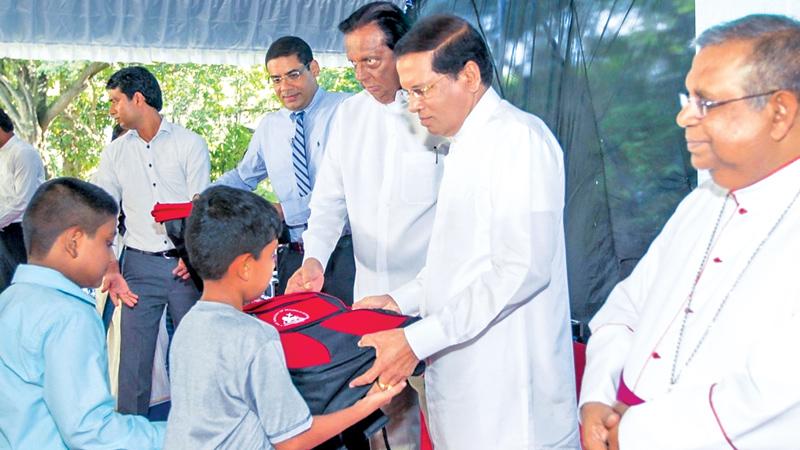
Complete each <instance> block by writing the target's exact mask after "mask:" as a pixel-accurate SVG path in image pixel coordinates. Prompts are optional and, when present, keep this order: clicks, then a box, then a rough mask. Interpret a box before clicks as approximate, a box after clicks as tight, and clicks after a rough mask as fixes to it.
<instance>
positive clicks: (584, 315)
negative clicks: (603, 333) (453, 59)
mask: <svg viewBox="0 0 800 450" xmlns="http://www.w3.org/2000/svg"><path fill="white" fill-rule="evenodd" d="M412 7H413V8H414V13H415V14H416V15H417V16H419V17H422V16H427V15H430V14H435V13H454V14H457V15H459V16H461V17H464V18H466V19H467V20H469V21H470V22H471V23H472V24H473V25H475V26H476V28H477V29H478V31H479V32H481V33H482V34H483V35H484V37H485V38H486V40H487V42H488V43H489V46H490V49H491V51H492V53H493V57H494V60H495V64H496V71H495V72H496V80H495V87H496V88H497V89H498V91H499V92H501V95H503V96H504V97H505V98H506V99H507V100H508V101H510V102H511V103H513V104H514V105H516V106H518V107H520V108H522V109H524V110H526V111H529V112H531V113H533V114H536V115H537V116H539V117H541V118H542V119H543V120H544V121H545V122H546V123H547V124H548V126H549V127H550V129H551V130H553V132H554V133H555V135H556V137H557V138H558V140H559V142H560V143H561V146H562V148H563V149H564V154H565V162H566V165H565V167H566V172H567V190H566V209H565V227H566V238H567V258H568V270H569V288H570V297H571V299H570V303H571V307H572V316H573V319H575V320H578V321H581V322H582V323H586V322H588V320H589V319H591V317H592V316H593V315H594V313H595V312H596V311H597V310H598V309H599V308H600V306H602V304H603V302H604V301H605V299H606V297H607V296H608V293H609V292H610V290H611V289H612V288H613V287H614V285H615V284H616V283H617V282H618V281H620V280H621V279H623V278H624V277H626V276H627V275H628V274H630V272H631V270H633V267H634V266H635V265H636V262H637V261H638V260H639V259H640V258H641V256H642V255H643V254H644V252H645V251H646V250H647V247H648V246H649V244H650V242H651V241H652V240H653V238H655V236H656V234H658V232H659V231H660V230H661V227H662V226H663V224H664V223H665V222H666V220H667V219H668V218H669V216H670V215H671V214H672V212H673V210H674V209H675V207H676V206H677V204H678V202H680V200H681V199H682V198H683V197H684V196H686V194H688V193H689V191H690V190H691V189H692V188H693V187H694V185H695V184H696V174H695V171H694V170H693V169H692V168H691V165H690V163H689V160H688V154H687V153H686V150H685V143H684V141H683V131H682V130H681V129H680V128H679V127H678V126H677V125H676V124H675V115H676V114H677V112H678V110H679V105H678V100H677V97H678V96H677V94H678V92H680V91H681V90H683V78H684V76H685V73H686V71H687V70H688V68H689V66H690V65H691V59H692V56H693V55H694V50H693V49H692V48H691V40H692V39H693V37H694V1H693V0H668V1H655V0H649V1H648V0H418V1H416V2H414V3H413V5H412ZM476 176H479V175H476Z"/></svg>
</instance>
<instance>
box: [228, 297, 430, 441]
mask: <svg viewBox="0 0 800 450" xmlns="http://www.w3.org/2000/svg"><path fill="white" fill-rule="evenodd" d="M244 312H246V313H248V314H251V315H253V316H255V317H257V318H259V319H261V320H263V321H264V322H266V323H268V324H270V325H272V326H273V327H275V328H276V329H277V330H278V333H279V334H280V339H281V344H282V345H283V352H284V354H285V356H286V365H287V366H288V368H289V374H290V375H291V377H292V382H293V383H294V385H295V387H297V390H298V391H299V392H300V395H302V396H303V398H304V399H305V400H306V402H307V403H308V407H309V409H310V410H311V414H314V415H318V414H327V413H331V412H334V411H338V410H340V409H342V408H346V407H348V406H351V405H352V404H354V403H355V402H356V401H358V400H359V399H361V398H362V397H364V395H366V393H367V391H368V390H369V389H370V386H361V387H356V388H350V387H349V384H350V381H352V380H353V379H354V378H356V377H357V376H359V375H361V374H362V373H364V372H365V371H366V370H367V369H369V368H370V367H371V366H372V363H373V362H374V361H375V349H374V348H372V347H363V348H360V347H358V345H357V344H358V341H359V340H360V339H361V336H363V335H365V334H369V333H374V332H377V331H383V330H389V329H392V328H402V327H405V326H407V325H410V324H412V323H414V322H416V321H417V320H419V318H418V317H410V316H404V315H401V314H397V313H395V312H393V311H386V310H376V309H358V310H353V309H351V308H350V307H348V306H347V305H345V304H344V302H342V301H341V300H339V299H338V298H336V297H333V296H331V295H328V294H324V293H319V292H312V293H297V294H289V295H282V296H278V297H274V298H271V299H267V300H264V301H256V302H253V303H250V304H248V305H246V306H245V307H244ZM424 369H425V366H424V363H422V362H420V364H419V365H418V366H417V368H416V369H415V371H414V375H421V374H422V372H423V371H424ZM376 413H377V414H373V415H372V416H370V417H368V418H367V419H365V420H364V421H362V422H360V423H359V424H357V425H355V426H354V427H353V428H351V429H349V430H348V431H347V432H346V433H345V436H344V437H342V436H340V439H341V440H339V441H338V445H323V448H341V446H342V445H345V446H346V447H347V445H346V444H347V441H348V439H347V436H348V435H351V436H352V435H353V434H352V433H359V434H361V436H367V437H368V436H370V435H372V434H373V433H375V432H376V431H378V430H380V429H381V428H382V427H383V426H384V425H385V424H386V422H387V418H386V417H384V416H383V414H382V413H380V411H376ZM356 440H358V439H356ZM326 444H334V443H326ZM347 448H351V447H347Z"/></svg>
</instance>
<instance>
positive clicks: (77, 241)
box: [61, 227, 86, 259]
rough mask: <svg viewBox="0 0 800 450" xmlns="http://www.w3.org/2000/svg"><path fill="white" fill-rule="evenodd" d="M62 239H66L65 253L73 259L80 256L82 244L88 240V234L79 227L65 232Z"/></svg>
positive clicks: (64, 242)
mask: <svg viewBox="0 0 800 450" xmlns="http://www.w3.org/2000/svg"><path fill="white" fill-rule="evenodd" d="M61 237H62V238H63V239H64V241H63V245H64V251H66V252H67V254H68V255H69V256H70V257H72V258H73V259H74V258H77V257H78V255H79V254H80V252H79V249H80V246H81V243H82V241H83V239H85V238H86V233H84V232H83V230H81V229H80V228H78V227H70V228H67V229H66V230H65V231H64V233H63V234H62V236H61Z"/></svg>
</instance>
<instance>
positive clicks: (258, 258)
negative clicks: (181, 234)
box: [164, 186, 405, 450]
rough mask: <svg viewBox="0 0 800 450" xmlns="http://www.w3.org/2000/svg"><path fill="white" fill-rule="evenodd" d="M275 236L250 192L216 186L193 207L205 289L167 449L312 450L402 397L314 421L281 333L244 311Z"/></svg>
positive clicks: (175, 357) (267, 209) (367, 400)
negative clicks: (289, 365) (296, 383)
mask: <svg viewBox="0 0 800 450" xmlns="http://www.w3.org/2000/svg"><path fill="white" fill-rule="evenodd" d="M279 229H280V222H279V219H278V215H277V213H276V211H275V210H274V208H273V207H272V206H271V205H270V204H269V203H267V202H266V201H265V200H264V199H262V198H261V197H258V196H257V195H255V194H252V193H250V192H246V191H239V190H236V189H232V188H229V187H224V186H218V187H212V188H209V189H207V190H206V191H205V192H204V193H203V194H202V195H201V196H200V198H198V199H197V200H196V201H195V202H194V207H193V211H192V215H191V216H190V217H189V220H188V223H187V229H186V247H187V250H188V252H189V258H190V260H191V262H192V264H193V265H194V267H195V269H196V270H197V272H198V274H199V275H200V276H201V277H202V278H203V282H204V289H203V296H202V297H201V299H200V300H201V301H199V302H198V303H197V304H196V305H195V306H194V307H193V308H192V309H191V310H190V311H189V312H188V313H187V314H186V316H185V317H184V318H183V321H182V322H181V326H180V328H179V329H178V330H177V331H176V332H175V337H174V340H173V344H172V349H171V353H170V367H171V371H172V376H171V378H172V380H171V381H172V411H171V412H170V416H169V420H168V423H167V435H166V440H165V443H164V448H165V449H192V450H197V449H206V448H208V449H217V448H230V449H251V448H252V449H272V448H276V449H278V450H285V449H293V448H311V447H314V446H316V445H319V444H321V443H322V442H324V441H326V440H327V439H329V438H331V437H333V436H335V435H336V434H338V433H340V432H341V431H342V430H344V429H345V428H347V427H349V426H351V425H353V424H354V423H356V422H358V421H359V420H361V419H363V418H364V417H366V416H367V415H369V414H370V413H372V412H373V411H375V410H376V409H378V408H379V407H381V406H383V405H385V404H387V403H388V402H389V400H391V398H392V397H393V396H394V395H396V394H397V393H398V392H400V391H401V390H402V389H403V385H404V384H405V383H402V384H401V385H398V386H394V387H392V388H389V389H387V390H385V391H375V392H371V393H370V394H369V395H367V396H366V397H364V398H363V399H362V400H360V401H358V402H357V403H356V404H354V405H353V406H351V407H349V408H345V409H343V410H341V411H337V412H335V413H332V414H327V415H324V416H314V417H312V416H311V414H310V413H309V410H308V406H307V405H306V403H305V401H304V400H303V399H302V397H300V394H299V393H298V392H297V390H296V389H295V387H294V385H292V382H291V380H290V378H289V372H288V370H287V368H286V363H285V359H284V356H283V350H282V348H281V344H280V340H279V338H278V332H277V331H276V330H275V329H274V328H272V327H271V326H270V325H268V324H266V323H263V322H261V321H259V320H258V319H255V318H253V317H250V316H247V315H245V314H243V313H242V312H241V309H242V306H243V305H244V304H245V302H246V301H248V300H249V299H253V298H256V297H258V296H259V295H260V294H261V293H262V292H263V291H264V289H265V288H266V286H267V283H269V280H270V278H271V276H272V271H273V268H274V260H273V255H274V253H275V247H276V246H277V241H276V237H277V235H278V232H279Z"/></svg>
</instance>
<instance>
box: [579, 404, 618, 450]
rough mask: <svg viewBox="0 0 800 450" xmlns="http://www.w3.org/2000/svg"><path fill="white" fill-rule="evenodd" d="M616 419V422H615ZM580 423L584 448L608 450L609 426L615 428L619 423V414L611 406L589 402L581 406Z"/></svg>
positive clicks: (586, 449)
mask: <svg viewBox="0 0 800 450" xmlns="http://www.w3.org/2000/svg"><path fill="white" fill-rule="evenodd" d="M615 421H616V422H615ZM581 424H582V425H583V431H582V433H581V434H582V436H581V441H582V442H583V448H584V449H585V450H608V449H609V444H610V440H611V432H610V430H609V427H608V426H607V424H608V425H609V426H611V427H612V428H613V429H614V430H615V434H614V440H615V444H616V445H618V444H617V443H616V430H617V426H618V425H619V414H618V413H617V412H615V411H614V409H613V408H611V407H610V406H608V405H606V404H605V403H600V402H589V403H586V404H584V405H583V406H582V407H581Z"/></svg>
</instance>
